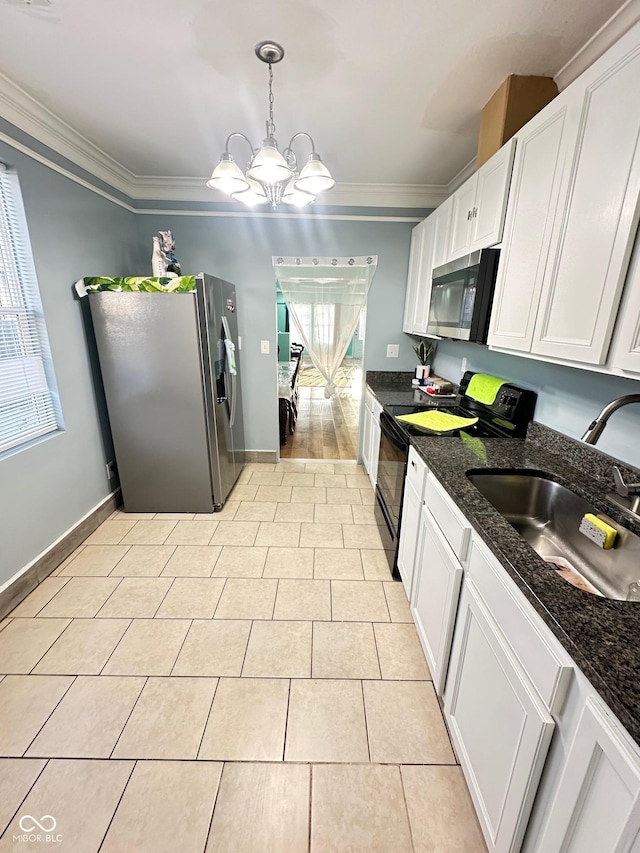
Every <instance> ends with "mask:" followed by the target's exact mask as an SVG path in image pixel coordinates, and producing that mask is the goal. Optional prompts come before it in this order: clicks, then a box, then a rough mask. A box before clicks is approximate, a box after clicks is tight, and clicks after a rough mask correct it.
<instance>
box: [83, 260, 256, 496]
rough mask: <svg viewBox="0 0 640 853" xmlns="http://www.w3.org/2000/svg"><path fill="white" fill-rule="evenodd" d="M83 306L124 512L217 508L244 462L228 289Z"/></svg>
mask: <svg viewBox="0 0 640 853" xmlns="http://www.w3.org/2000/svg"><path fill="white" fill-rule="evenodd" d="M89 304H90V307H91V317H92V320H93V327H94V330H95V336H96V342H97V348H98V358H99V360H100V369H101V372H102V379H103V383H104V390H105V396H106V400H107V409H108V413H109V420H110V423H111V431H112V434H113V444H114V447H115V454H116V463H117V466H118V475H119V478H120V485H121V487H122V497H123V500H124V508H125V510H126V511H127V512H212V511H214V510H219V509H221V507H222V505H223V504H224V502H225V500H226V498H227V496H228V494H229V492H230V491H231V489H232V488H233V485H234V483H235V482H236V480H237V479H238V475H239V474H240V471H241V470H242V467H243V464H244V429H243V425H242V397H241V389H240V354H239V347H238V318H237V312H236V290H235V287H234V286H233V285H232V284H229V282H227V281H223V280H222V279H219V278H214V277H213V276H210V275H205V274H204V273H201V274H199V275H198V276H197V278H196V287H195V290H193V291H190V292H187V293H114V292H109V291H101V292H97V293H91V294H90V295H89ZM234 347H235V352H234ZM234 356H235V372H234V364H233V361H234Z"/></svg>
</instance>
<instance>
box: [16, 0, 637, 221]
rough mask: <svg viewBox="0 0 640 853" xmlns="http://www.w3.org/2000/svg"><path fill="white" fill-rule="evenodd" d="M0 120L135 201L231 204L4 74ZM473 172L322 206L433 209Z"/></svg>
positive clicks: (626, 9)
mask: <svg viewBox="0 0 640 853" xmlns="http://www.w3.org/2000/svg"><path fill="white" fill-rule="evenodd" d="M638 21H640V0H627V2H626V3H625V4H624V5H623V6H622V7H621V8H620V9H619V10H618V11H617V12H616V14H615V15H613V16H612V17H611V18H610V19H609V20H608V21H607V22H606V23H605V24H604V25H603V26H602V27H601V28H600V29H599V30H598V32H597V33H596V34H595V35H594V36H593V37H592V38H591V39H589V41H588V42H587V43H586V44H585V45H584V46H583V47H582V48H581V49H580V50H579V51H578V52H577V53H576V54H575V55H574V56H573V57H572V58H571V59H570V60H569V62H567V63H566V64H565V65H564V66H563V67H562V68H561V69H560V70H559V71H558V73H557V74H556V75H555V78H554V79H555V80H556V83H557V84H558V88H559V89H564V88H566V87H567V86H568V85H569V83H571V82H572V81H573V80H575V79H576V78H577V77H578V76H579V75H580V74H581V73H582V72H583V71H584V70H586V68H588V67H589V66H590V65H591V64H592V63H593V62H594V61H595V60H596V59H598V58H599V57H600V56H601V55H602V54H603V53H604V52H605V51H606V50H607V49H608V48H609V47H610V46H611V45H612V44H613V43H614V42H615V41H617V40H618V39H619V38H620V37H621V36H622V35H624V33H626V32H627V31H628V30H629V29H631V27H632V26H634V24H636V23H637V22H638ZM0 116H1V117H2V118H4V119H6V121H8V122H10V123H11V124H12V125H14V126H15V127H17V128H18V129H19V130H21V131H23V132H24V133H26V134H28V135H29V136H30V137H31V138H33V139H35V140H36V141H37V142H39V143H41V144H43V145H45V146H47V147H48V148H49V149H50V150H51V151H54V152H55V153H56V154H58V155H60V156H62V157H64V158H66V160H68V161H69V162H70V163H73V164H74V165H75V166H77V167H79V168H80V169H82V170H84V172H86V173H89V174H90V175H92V176H93V177H95V178H97V179H98V180H100V181H102V182H103V183H104V184H106V185H107V186H109V187H112V188H113V189H115V190H117V191H118V192H120V193H122V194H123V195H125V196H126V197H128V198H129V199H130V200H131V201H151V202H153V201H166V202H182V203H189V202H193V203H207V202H208V203H218V204H225V203H229V202H230V200H229V198H228V197H227V196H223V195H222V194H221V193H217V192H216V191H215V190H210V189H209V188H208V187H206V186H205V181H206V178H204V177H202V178H200V177H158V176H144V175H135V174H134V173H133V172H131V171H130V170H129V169H127V168H126V167H125V166H123V165H122V164H121V163H119V162H118V161H117V160H115V159H114V158H113V157H111V156H109V155H108V154H107V153H106V152H105V151H103V150H102V149H101V148H99V147H98V146H97V145H95V144H94V143H93V142H91V141H90V140H88V139H87V138H86V137H85V136H83V135H82V134H81V133H79V132H78V131H76V130H74V128H73V127H71V125H69V124H67V123H66V122H65V121H63V120H62V119H60V118H59V117H58V116H56V115H55V114H54V113H53V112H51V110H49V109H48V108H47V107H45V106H43V105H42V104H41V103H39V102H38V101H37V100H36V99H35V98H33V97H32V96H31V95H29V94H28V93H27V92H26V91H25V90H24V89H22V88H21V87H20V86H18V85H17V84H16V83H14V82H13V81H12V80H10V79H9V78H8V77H6V76H5V75H3V74H0ZM21 147H22V146H21ZM475 169H476V161H475V158H474V159H473V160H471V161H470V162H469V163H467V165H466V166H464V167H463V168H462V169H461V170H460V171H459V172H458V174H457V175H455V176H454V177H453V178H452V179H451V180H450V181H449V182H448V183H447V184H373V183H370V184H354V183H351V184H348V183H343V184H337V185H336V186H335V188H334V189H333V190H332V192H331V194H330V195H329V196H326V197H325V198H326V201H325V199H323V201H325V203H327V204H330V205H331V206H332V207H355V208H357V207H360V208H366V207H372V208H376V207H377V208H394V207H397V208H405V209H411V208H414V209H425V208H433V207H437V206H438V205H440V204H442V202H443V201H445V200H446V199H447V198H448V197H449V196H450V195H451V194H452V193H453V192H455V190H456V189H457V188H458V187H460V186H461V185H462V184H463V183H464V182H465V181H466V180H467V179H468V178H469V177H471V175H472V174H473V173H474V172H475ZM67 171H68V170H67ZM79 177H81V176H79ZM103 194H104V195H105V197H106V194H105V193H103ZM114 200H115V199H114ZM118 203H120V204H122V202H118ZM231 204H233V202H231ZM123 206H126V205H124V204H123Z"/></svg>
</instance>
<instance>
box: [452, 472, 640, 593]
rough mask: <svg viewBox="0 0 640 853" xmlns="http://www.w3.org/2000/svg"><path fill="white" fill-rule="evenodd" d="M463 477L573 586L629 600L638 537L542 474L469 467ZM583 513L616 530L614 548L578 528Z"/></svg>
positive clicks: (638, 570)
mask: <svg viewBox="0 0 640 853" xmlns="http://www.w3.org/2000/svg"><path fill="white" fill-rule="evenodd" d="M467 477H468V479H469V480H470V481H471V483H473V485H474V486H475V487H476V489H478V491H479V492H481V494H482V495H484V497H485V498H486V499H487V500H488V501H489V503H491V504H493V506H494V507H495V509H497V510H498V512H499V513H500V514H501V515H502V516H503V517H504V518H505V519H506V520H507V521H508V522H509V524H511V525H512V526H513V527H514V528H515V529H516V530H517V531H518V533H519V534H520V536H522V538H523V539H524V540H525V541H526V542H528V543H529V545H530V546H531V547H532V548H533V549H534V551H536V552H537V553H538V555H539V556H540V557H542V559H543V560H545V561H546V562H548V563H549V564H550V569H551V570H553V569H556V571H558V573H559V574H560V575H561V577H562V578H563V579H564V580H566V581H567V582H569V583H572V584H573V585H574V586H577V587H578V588H580V589H583V590H585V591H586V592H590V593H592V594H595V595H601V596H604V597H605V598H612V599H620V600H626V599H627V598H628V597H629V600H633V595H634V592H633V591H634V589H635V587H632V590H631V593H630V590H629V587H630V585H631V584H634V583H635V582H637V581H640V537H638V536H636V535H635V534H634V533H632V532H631V531H629V530H627V529H626V528H624V527H622V526H621V525H620V524H618V523H616V522H615V521H613V520H612V519H610V518H609V517H608V516H606V515H604V514H603V513H600V512H598V510H596V509H594V508H593V507H592V506H590V504H589V503H588V501H586V500H584V499H583V498H581V497H580V496H579V495H577V494H575V492H572V491H571V490H570V489H567V488H566V487H565V486H563V485H561V484H560V483H557V482H555V481H554V480H552V479H551V478H550V477H547V476H545V474H544V473H540V472H530V471H499V470H497V471H484V470H483V471H468V472H467ZM585 513H593V514H594V515H596V516H598V517H599V518H601V519H603V520H604V521H606V522H607V524H609V525H611V526H612V527H614V528H615V529H616V530H617V536H616V540H615V544H614V547H613V548H611V549H608V550H604V549H603V548H600V547H599V546H598V545H597V544H595V543H594V542H592V541H591V540H590V539H589V538H588V537H586V536H585V535H584V534H582V533H580V530H579V528H580V522H581V520H582V517H583V516H584V515H585Z"/></svg>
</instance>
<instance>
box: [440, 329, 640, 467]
mask: <svg viewBox="0 0 640 853" xmlns="http://www.w3.org/2000/svg"><path fill="white" fill-rule="evenodd" d="M462 358H467V360H468V361H467V370H476V371H482V372H484V373H492V374H494V375H496V376H500V377H503V378H505V379H510V380H512V381H513V382H517V383H519V384H521V385H523V386H525V387H526V388H532V389H533V390H535V391H537V392H538V402H537V406H536V412H535V419H536V420H537V421H539V422H540V423H543V424H546V425H547V426H549V427H552V428H553V429H556V430H558V431H559V432H562V433H564V434H565V435H568V436H571V437H572V438H580V436H581V435H582V434H583V433H584V431H585V430H586V428H587V427H588V426H589V424H590V423H591V421H592V420H593V418H594V417H595V416H596V415H597V414H598V412H600V410H601V409H602V408H603V406H604V405H605V404H606V403H608V402H610V401H611V400H614V399H615V398H616V397H620V396H622V395H623V394H637V393H640V382H638V381H637V380H634V379H622V378H620V377H617V376H607V375H605V374H603V373H596V372H595V371H590V370H581V369H577V368H573V367H564V366H562V365H558V364H549V363H547V362H543V361H534V360H533V359H528V358H521V357H519V356H512V355H505V354H504V353H499V352H491V351H490V350H488V349H487V348H486V347H482V346H479V345H477V344H468V343H464V342H462V341H455V342H454V341H441V342H440V343H439V345H438V354H437V356H436V362H435V369H436V372H437V373H438V375H439V376H444V377H445V378H447V379H450V380H452V381H455V382H458V381H459V380H460V377H461V375H462V373H461V365H460V362H461V359H462ZM598 449H599V450H602V451H604V452H605V453H609V454H610V455H611V456H615V457H616V458H618V459H622V460H623V461H624V462H627V463H628V464H630V465H634V466H637V467H640V405H630V406H626V407H625V408H623V409H620V410H619V411H617V412H615V414H614V415H613V416H612V417H611V420H610V421H609V424H608V425H607V427H606V429H605V431H604V433H603V434H602V438H601V439H600V440H599V442H598Z"/></svg>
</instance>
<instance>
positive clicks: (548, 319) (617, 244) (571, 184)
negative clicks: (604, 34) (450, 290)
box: [511, 25, 640, 364]
mask: <svg viewBox="0 0 640 853" xmlns="http://www.w3.org/2000/svg"><path fill="white" fill-rule="evenodd" d="M639 80H640V25H636V26H635V27H634V28H633V29H632V30H631V31H630V32H629V33H627V34H626V35H625V36H623V38H621V39H620V41H618V42H617V43H616V44H615V45H614V46H613V47H612V48H611V49H610V50H609V51H607V53H606V54H605V55H604V56H603V57H601V59H599V60H598V61H597V62H596V63H594V65H593V66H591V68H589V69H588V70H587V71H586V72H585V73H584V74H583V75H582V76H581V77H580V78H579V80H577V81H576V83H575V84H574V85H573V86H572V87H570V89H568V90H567V92H568V93H570V97H571V99H572V100H574V101H575V102H576V105H577V106H579V109H580V118H579V131H578V137H577V142H576V145H575V153H574V158H573V162H572V163H571V164H570V171H569V174H568V176H567V177H568V181H567V185H566V195H565V198H564V205H563V209H562V215H561V216H560V215H559V216H558V217H556V221H555V225H554V234H553V237H552V242H551V254H550V257H549V261H548V265H547V271H546V274H545V276H544V281H543V285H542V294H541V301H540V308H539V311H538V316H537V319H536V325H535V329H534V336H533V345H532V352H535V353H539V354H541V355H550V356H556V357H559V358H566V359H572V360H576V361H581V362H585V363H590V364H602V363H604V361H605V360H606V356H607V351H608V348H609V343H610V340H611V334H612V330H613V324H614V321H615V317H616V312H617V308H618V303H619V300H620V295H621V293H622V287H623V284H624V279H625V276H626V271H627V267H628V262H629V256H630V253H631V248H632V243H633V239H634V237H635V232H636V228H637V224H638V218H637V216H638V198H639V194H640V144H639V143H640V85H638V81H639ZM511 286H514V287H517V286H518V282H515V281H514V282H513V283H512V285H511Z"/></svg>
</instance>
